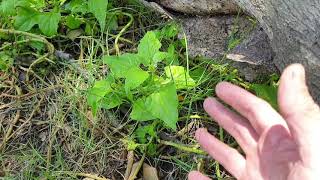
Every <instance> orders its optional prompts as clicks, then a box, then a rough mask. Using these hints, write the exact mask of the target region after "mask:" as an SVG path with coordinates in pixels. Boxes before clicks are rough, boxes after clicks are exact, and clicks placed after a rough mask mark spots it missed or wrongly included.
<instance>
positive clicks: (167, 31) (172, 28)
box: [161, 23, 179, 38]
mask: <svg viewBox="0 0 320 180" xmlns="http://www.w3.org/2000/svg"><path fill="white" fill-rule="evenodd" d="M178 33H179V26H178V25H177V24H176V23H171V24H168V25H166V26H165V27H164V28H162V29H161V36H162V37H164V38H173V37H175V36H177V35H178Z"/></svg>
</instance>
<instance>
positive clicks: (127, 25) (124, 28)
mask: <svg viewBox="0 0 320 180" xmlns="http://www.w3.org/2000/svg"><path fill="white" fill-rule="evenodd" d="M118 13H121V14H123V15H126V16H128V17H129V18H130V20H129V22H128V23H127V24H126V25H125V26H124V27H123V28H122V29H121V31H120V32H119V34H118V35H117V36H116V39H115V41H114V48H115V50H116V53H117V55H120V48H119V44H118V42H119V39H120V37H121V36H122V35H123V33H124V32H125V31H126V30H127V29H128V28H129V27H130V26H131V24H132V23H133V16H132V15H131V14H129V13H125V12H118Z"/></svg>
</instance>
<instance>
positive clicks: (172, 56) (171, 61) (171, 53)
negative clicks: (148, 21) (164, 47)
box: [165, 44, 179, 65]
mask: <svg viewBox="0 0 320 180" xmlns="http://www.w3.org/2000/svg"><path fill="white" fill-rule="evenodd" d="M165 61H166V63H167V64H168V65H179V55H178V54H177V53H176V47H175V45H174V44H170V45H169V47H168V53H167V57H166V58H165Z"/></svg>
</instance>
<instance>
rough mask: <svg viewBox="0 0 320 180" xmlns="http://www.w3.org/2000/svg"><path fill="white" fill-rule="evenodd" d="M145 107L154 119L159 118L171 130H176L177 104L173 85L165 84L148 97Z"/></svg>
mask: <svg viewBox="0 0 320 180" xmlns="http://www.w3.org/2000/svg"><path fill="white" fill-rule="evenodd" d="M145 105H146V107H147V110H148V111H150V112H151V114H152V115H153V116H154V117H156V118H159V119H160V120H161V121H163V122H164V124H165V125H166V126H168V127H170V128H171V129H173V130H176V129H177V126H176V123H177V121H178V105H179V103H178V97H177V91H176V87H175V85H174V84H172V83H170V84H167V85H166V86H164V87H162V88H160V90H159V91H158V92H155V93H153V94H151V95H150V96H148V97H147V99H146V103H145Z"/></svg>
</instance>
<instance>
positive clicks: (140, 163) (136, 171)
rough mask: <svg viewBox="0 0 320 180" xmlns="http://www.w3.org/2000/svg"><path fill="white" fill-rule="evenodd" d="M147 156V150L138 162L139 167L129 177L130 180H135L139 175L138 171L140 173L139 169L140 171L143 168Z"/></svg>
mask: <svg viewBox="0 0 320 180" xmlns="http://www.w3.org/2000/svg"><path fill="white" fill-rule="evenodd" d="M145 158H146V152H145V153H144V154H143V156H142V158H141V159H140V161H139V164H138V166H137V168H136V169H135V171H134V172H133V174H132V176H130V177H129V178H128V180H134V179H135V178H136V177H137V175H138V173H139V171H140V169H141V167H142V165H143V162H144V159H145Z"/></svg>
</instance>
